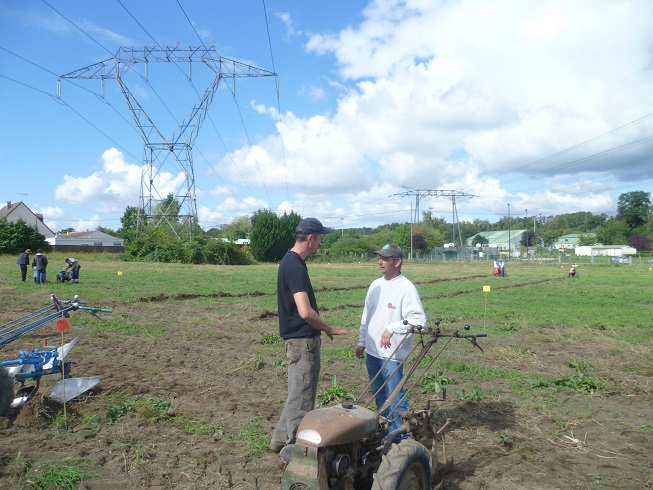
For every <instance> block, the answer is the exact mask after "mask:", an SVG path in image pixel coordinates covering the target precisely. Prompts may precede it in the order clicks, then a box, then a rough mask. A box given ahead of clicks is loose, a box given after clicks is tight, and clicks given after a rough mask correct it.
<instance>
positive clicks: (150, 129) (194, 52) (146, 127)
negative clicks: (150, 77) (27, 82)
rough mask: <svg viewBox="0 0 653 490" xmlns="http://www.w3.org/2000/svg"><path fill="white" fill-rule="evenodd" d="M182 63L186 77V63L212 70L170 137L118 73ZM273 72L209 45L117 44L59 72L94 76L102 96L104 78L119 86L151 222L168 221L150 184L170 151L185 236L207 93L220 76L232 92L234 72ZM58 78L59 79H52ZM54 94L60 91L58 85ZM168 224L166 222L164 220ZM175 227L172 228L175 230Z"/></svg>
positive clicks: (193, 205) (192, 210)
mask: <svg viewBox="0 0 653 490" xmlns="http://www.w3.org/2000/svg"><path fill="white" fill-rule="evenodd" d="M170 62H175V63H176V62H184V63H188V74H187V77H188V79H189V80H190V79H191V77H192V69H191V66H192V63H202V64H204V65H206V66H208V67H209V68H210V69H211V70H212V71H213V72H214V74H215V76H214V77H213V80H212V81H211V82H210V83H209V85H208V87H207V88H206V90H205V91H204V93H203V94H201V95H200V97H199V99H198V100H197V102H196V103H195V105H194V106H193V108H192V109H191V110H190V111H189V113H188V114H187V115H186V117H185V118H184V120H183V121H182V122H181V123H179V125H178V126H177V129H175V131H174V132H173V134H172V136H171V137H170V138H166V137H165V136H164V135H163V134H162V133H161V131H160V130H159V129H158V128H157V127H156V125H155V124H154V122H153V121H152V119H151V118H150V117H149V116H148V115H147V114H146V112H145V110H144V109H143V107H142V106H141V104H139V102H138V101H137V100H136V97H135V96H134V94H133V93H132V91H130V90H129V88H128V87H127V85H126V83H125V81H124V80H123V75H124V74H125V73H126V72H128V71H129V70H131V69H132V68H133V67H134V65H136V64H137V63H144V64H145V78H147V73H148V68H147V67H148V63H170ZM270 76H276V73H273V72H270V71H267V70H263V69H261V68H256V67H254V66H250V65H247V64H245V63H240V62H238V61H234V60H231V59H229V58H224V57H222V56H220V55H218V52H217V50H216V49H215V47H214V46H211V47H208V48H207V47H203V46H202V47H191V46H189V47H186V48H180V47H179V46H168V47H151V46H150V47H148V46H145V47H141V48H134V47H121V48H119V49H118V52H117V53H116V56H114V57H113V58H109V59H107V60H104V61H101V62H99V63H95V64H93V65H90V66H87V67H85V68H81V69H79V70H76V71H73V72H70V73H67V74H65V75H62V76H61V77H60V78H72V79H74V78H89V79H90V78H98V79H100V80H102V96H103V97H104V80H106V79H110V78H115V79H116V80H117V82H118V85H119V86H120V90H121V91H122V94H123V96H124V97H125V100H126V101H127V106H128V107H129V110H130V111H131V113H132V115H133V117H134V121H135V122H136V126H137V127H138V130H139V132H140V134H141V137H142V139H143V145H144V148H143V165H142V170H141V192H140V207H141V208H142V209H143V210H145V214H146V216H147V217H148V218H154V222H155V224H158V223H162V222H164V221H165V222H168V216H167V214H166V210H163V214H159V215H157V216H154V211H155V209H156V206H157V204H158V203H160V202H162V201H164V200H165V198H166V196H162V195H160V194H159V191H158V190H157V189H156V185H155V182H156V178H157V175H158V174H159V171H160V169H161V165H163V163H165V162H166V161H167V160H168V159H169V157H170V156H173V157H174V159H175V163H176V164H177V167H178V169H179V171H181V172H182V173H183V174H184V176H185V179H184V183H183V185H181V186H180V187H179V188H178V189H177V192H176V194H175V195H174V198H175V199H176V200H177V201H178V202H179V207H180V209H179V214H178V215H177V216H178V217H180V218H185V219H186V220H187V221H188V225H189V228H188V229H189V236H190V233H191V230H192V225H193V224H194V223H195V224H197V202H196V197H195V196H196V195H195V172H194V170H193V144H194V142H195V139H196V138H197V135H198V133H199V130H200V127H201V125H202V122H203V121H204V118H205V117H206V114H207V112H208V109H209V106H210V105H211V101H212V100H213V96H214V94H215V92H216V90H217V88H218V85H219V84H220V81H221V80H222V79H231V81H232V84H233V85H234V87H233V90H232V93H235V83H236V78H247V77H270ZM58 83H59V84H61V80H59V82H58ZM57 95H58V96H60V95H61V88H60V86H59V87H58V89H57ZM169 224H170V225H171V228H172V229H173V230H175V228H174V227H172V223H169ZM175 233H176V231H175Z"/></svg>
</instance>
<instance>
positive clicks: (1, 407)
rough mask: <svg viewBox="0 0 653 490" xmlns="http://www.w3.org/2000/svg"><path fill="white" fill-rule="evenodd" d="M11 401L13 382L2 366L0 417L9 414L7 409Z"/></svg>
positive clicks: (0, 377) (12, 399)
mask: <svg viewBox="0 0 653 490" xmlns="http://www.w3.org/2000/svg"><path fill="white" fill-rule="evenodd" d="M13 401H14V380H13V379H12V378H11V376H9V373H8V372H7V370H6V369H5V368H4V366H0V417H5V416H7V415H8V414H9V407H10V406H11V402H13Z"/></svg>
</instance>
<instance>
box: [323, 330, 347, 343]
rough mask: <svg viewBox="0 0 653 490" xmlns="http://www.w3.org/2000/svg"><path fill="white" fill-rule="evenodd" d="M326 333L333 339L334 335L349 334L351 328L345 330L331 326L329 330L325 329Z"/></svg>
mask: <svg viewBox="0 0 653 490" xmlns="http://www.w3.org/2000/svg"><path fill="white" fill-rule="evenodd" d="M325 333H326V334H327V337H329V339H330V340H333V336H334V335H347V334H348V333H349V330H345V329H344V328H333V327H329V330H325Z"/></svg>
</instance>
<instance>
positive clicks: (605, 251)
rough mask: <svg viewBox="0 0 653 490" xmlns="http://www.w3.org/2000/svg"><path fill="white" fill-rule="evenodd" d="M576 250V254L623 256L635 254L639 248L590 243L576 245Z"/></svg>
mask: <svg viewBox="0 0 653 490" xmlns="http://www.w3.org/2000/svg"><path fill="white" fill-rule="evenodd" d="M575 252H576V255H583V256H587V257H596V256H600V257H601V256H608V257H621V256H623V255H634V254H636V253H637V250H636V249H635V248H633V247H629V246H628V245H590V246H586V247H576V250H575Z"/></svg>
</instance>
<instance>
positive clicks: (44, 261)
mask: <svg viewBox="0 0 653 490" xmlns="http://www.w3.org/2000/svg"><path fill="white" fill-rule="evenodd" d="M31 254H32V251H31V250H30V249H29V248H28V249H27V250H25V251H24V252H23V253H22V254H20V255H19V256H18V260H17V261H16V263H17V264H18V265H19V266H20V275H21V279H22V281H23V282H25V281H26V279H27V269H28V267H29V265H30V260H29V256H30V255H31ZM47 267H48V258H47V257H46V256H45V254H44V253H43V250H41V249H40V248H39V249H38V250H37V251H36V254H35V255H34V258H33V259H32V270H33V272H34V282H35V283H36V284H45V275H46V274H45V271H46V269H47ZM80 267H81V266H80V265H79V262H78V261H77V260H76V259H74V258H72V257H69V258H67V259H66V268H65V269H64V273H68V271H70V272H71V282H74V283H77V282H79V268H80Z"/></svg>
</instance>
